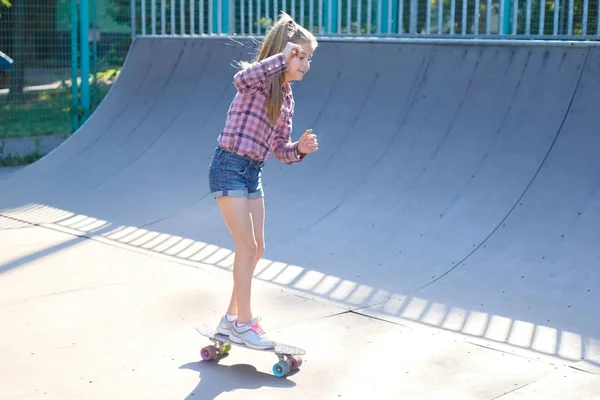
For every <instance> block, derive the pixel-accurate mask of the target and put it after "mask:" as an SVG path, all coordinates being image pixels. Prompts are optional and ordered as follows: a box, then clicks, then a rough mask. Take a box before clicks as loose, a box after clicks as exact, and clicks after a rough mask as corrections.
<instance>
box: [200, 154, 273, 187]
mask: <svg viewBox="0 0 600 400" xmlns="http://www.w3.org/2000/svg"><path fill="white" fill-rule="evenodd" d="M263 166H264V162H258V161H255V160H252V159H251V158H248V157H244V156H240V155H238V154H235V153H233V152H231V151H228V150H225V149H223V148H222V147H220V146H219V147H217V148H216V149H215V152H214V154H213V159H212V162H211V163H210V168H209V173H208V184H209V186H210V193H211V194H212V195H213V197H214V198H215V199H216V198H217V197H219V196H241V197H248V198H250V199H255V198H259V197H263V196H264V193H263V188H262V182H261V174H262V168H263Z"/></svg>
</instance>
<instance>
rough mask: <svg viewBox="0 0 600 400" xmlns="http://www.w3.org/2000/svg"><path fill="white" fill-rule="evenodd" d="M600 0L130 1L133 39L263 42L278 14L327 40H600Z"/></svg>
mask: <svg viewBox="0 0 600 400" xmlns="http://www.w3.org/2000/svg"><path fill="white" fill-rule="evenodd" d="M598 1H599V0H132V1H131V4H130V7H131V11H130V13H131V16H132V21H133V22H132V27H133V28H132V33H133V34H134V35H202V34H203V35H210V34H228V35H262V34H264V33H265V32H266V30H267V29H268V28H269V27H270V25H271V24H272V23H273V21H274V20H276V19H277V15H278V13H279V12H280V11H285V12H287V13H288V14H290V15H291V16H292V17H293V18H294V19H295V20H296V21H297V22H299V23H300V24H302V25H303V26H305V27H307V28H309V29H310V30H311V31H312V32H314V33H316V34H317V35H320V36H323V35H327V36H360V37H365V36H367V37H390V36H392V37H416V38H420V37H423V38H427V37H429V38H456V37H459V38H492V39H561V40H563V39H569V40H598V39H600V35H599V34H600V8H599V7H598Z"/></svg>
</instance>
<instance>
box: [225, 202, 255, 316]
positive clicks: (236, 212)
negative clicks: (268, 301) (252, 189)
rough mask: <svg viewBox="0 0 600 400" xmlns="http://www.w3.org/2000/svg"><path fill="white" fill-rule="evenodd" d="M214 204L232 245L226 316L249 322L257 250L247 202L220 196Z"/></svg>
mask: <svg viewBox="0 0 600 400" xmlns="http://www.w3.org/2000/svg"><path fill="white" fill-rule="evenodd" d="M218 203H219V208H220V209H221V214H222V215H223V219H224V220H225V224H226V225H227V228H228V229H229V231H230V232H231V235H232V237H233V242H234V244H235V258H234V262H233V282H234V283H233V294H232V302H231V304H230V306H229V310H228V314H232V315H236V314H237V315H238V319H239V321H240V323H244V322H250V320H251V319H252V310H251V307H250V297H251V292H250V289H251V283H252V276H253V274H254V267H255V265H256V264H255V260H256V256H257V250H258V244H257V241H256V238H255V236H254V226H253V221H252V217H251V213H250V200H249V199H247V198H245V197H233V196H231V197H230V196H223V197H219V198H218ZM234 300H235V301H234ZM236 303H237V310H236V307H235V305H236Z"/></svg>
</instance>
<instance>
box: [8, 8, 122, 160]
mask: <svg viewBox="0 0 600 400" xmlns="http://www.w3.org/2000/svg"><path fill="white" fill-rule="evenodd" d="M113 1H114V0H94V1H90V2H89V5H90V8H89V15H88V20H89V26H88V27H82V26H81V24H80V22H81V18H79V17H80V15H81V7H80V4H79V3H78V2H76V1H71V0H56V1H47V0H20V1H15V0H0V51H1V52H2V53H3V54H4V56H2V55H0V56H2V62H0V139H5V140H4V141H2V142H0V159H2V160H3V161H2V163H3V164H10V163H11V162H10V161H11V159H14V158H19V157H21V158H22V157H23V156H24V155H26V154H17V153H18V152H17V151H14V152H8V154H7V151H6V148H7V147H11V148H13V149H14V148H18V146H8V143H12V142H11V141H10V139H13V142H14V139H15V138H31V137H34V138H36V139H37V140H36V141H32V143H36V144H37V146H38V147H39V148H37V149H34V150H38V151H37V152H36V151H33V153H34V154H33V157H35V156H40V155H42V154H37V153H40V152H42V150H45V151H46V152H47V151H48V150H50V149H49V148H48V146H40V145H39V143H40V141H43V140H47V139H48V136H53V137H54V138H56V137H58V138H63V140H64V138H66V137H68V136H69V135H70V134H72V133H73V132H74V131H75V130H76V129H77V128H78V127H79V126H80V124H81V123H82V122H83V121H84V120H85V117H86V116H88V115H89V114H91V113H92V112H93V111H94V109H95V108H96V107H97V106H98V104H100V102H101V101H102V99H103V98H104V96H105V95H106V93H107V92H108V90H109V89H110V86H111V85H112V83H113V82H114V79H115V78H116V76H117V74H118V72H119V69H120V67H121V65H122V63H123V60H124V58H125V55H126V53H127V51H128V49H129V46H130V44H131V28H130V26H129V17H127V21H126V22H125V23H121V22H119V21H114V19H113V18H112V17H111V16H110V15H109V13H108V10H109V9H110V7H111V3H112V2H113ZM82 32H84V34H85V35H86V36H87V37H86V38H85V39H87V41H89V46H88V48H87V50H88V51H87V53H89V57H87V59H88V60H87V61H88V64H89V72H90V73H89V75H88V76H87V77H85V78H84V77H82V73H81V67H82V65H83V62H84V60H82V51H81V50H82V49H81V47H80V46H81V43H82V41H81V39H82V34H81V33H82ZM10 61H12V63H11V62H10ZM82 78H84V79H87V80H88V82H89V96H87V93H83V96H86V97H88V98H89V109H86V108H85V107H82V104H84V105H85V104H86V102H85V101H82V90H81V88H82V85H81V84H82ZM73 82H75V85H73ZM7 140H8V141H7ZM54 142H57V141H56V140H54ZM24 152H25V153H28V152H29V153H31V152H32V151H31V149H30V150H29V151H24ZM21 153H23V152H21ZM42 153H43V152H42ZM31 156H32V155H31V154H29V157H31ZM7 160H8V161H7ZM12 161H15V163H17V161H19V160H16V159H15V160H12ZM21 161H22V160H21ZM25 161H26V160H25Z"/></svg>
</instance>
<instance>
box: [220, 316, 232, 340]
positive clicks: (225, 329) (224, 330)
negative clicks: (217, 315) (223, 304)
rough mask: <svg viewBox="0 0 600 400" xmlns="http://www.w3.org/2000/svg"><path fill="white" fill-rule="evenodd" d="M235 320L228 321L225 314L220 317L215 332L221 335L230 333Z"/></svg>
mask: <svg viewBox="0 0 600 400" xmlns="http://www.w3.org/2000/svg"><path fill="white" fill-rule="evenodd" d="M234 324H235V321H229V320H228V319H227V316H226V315H223V317H221V321H220V322H219V326H217V332H219V333H220V334H222V335H227V336H229V335H230V334H231V330H232V329H233V325H234Z"/></svg>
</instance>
